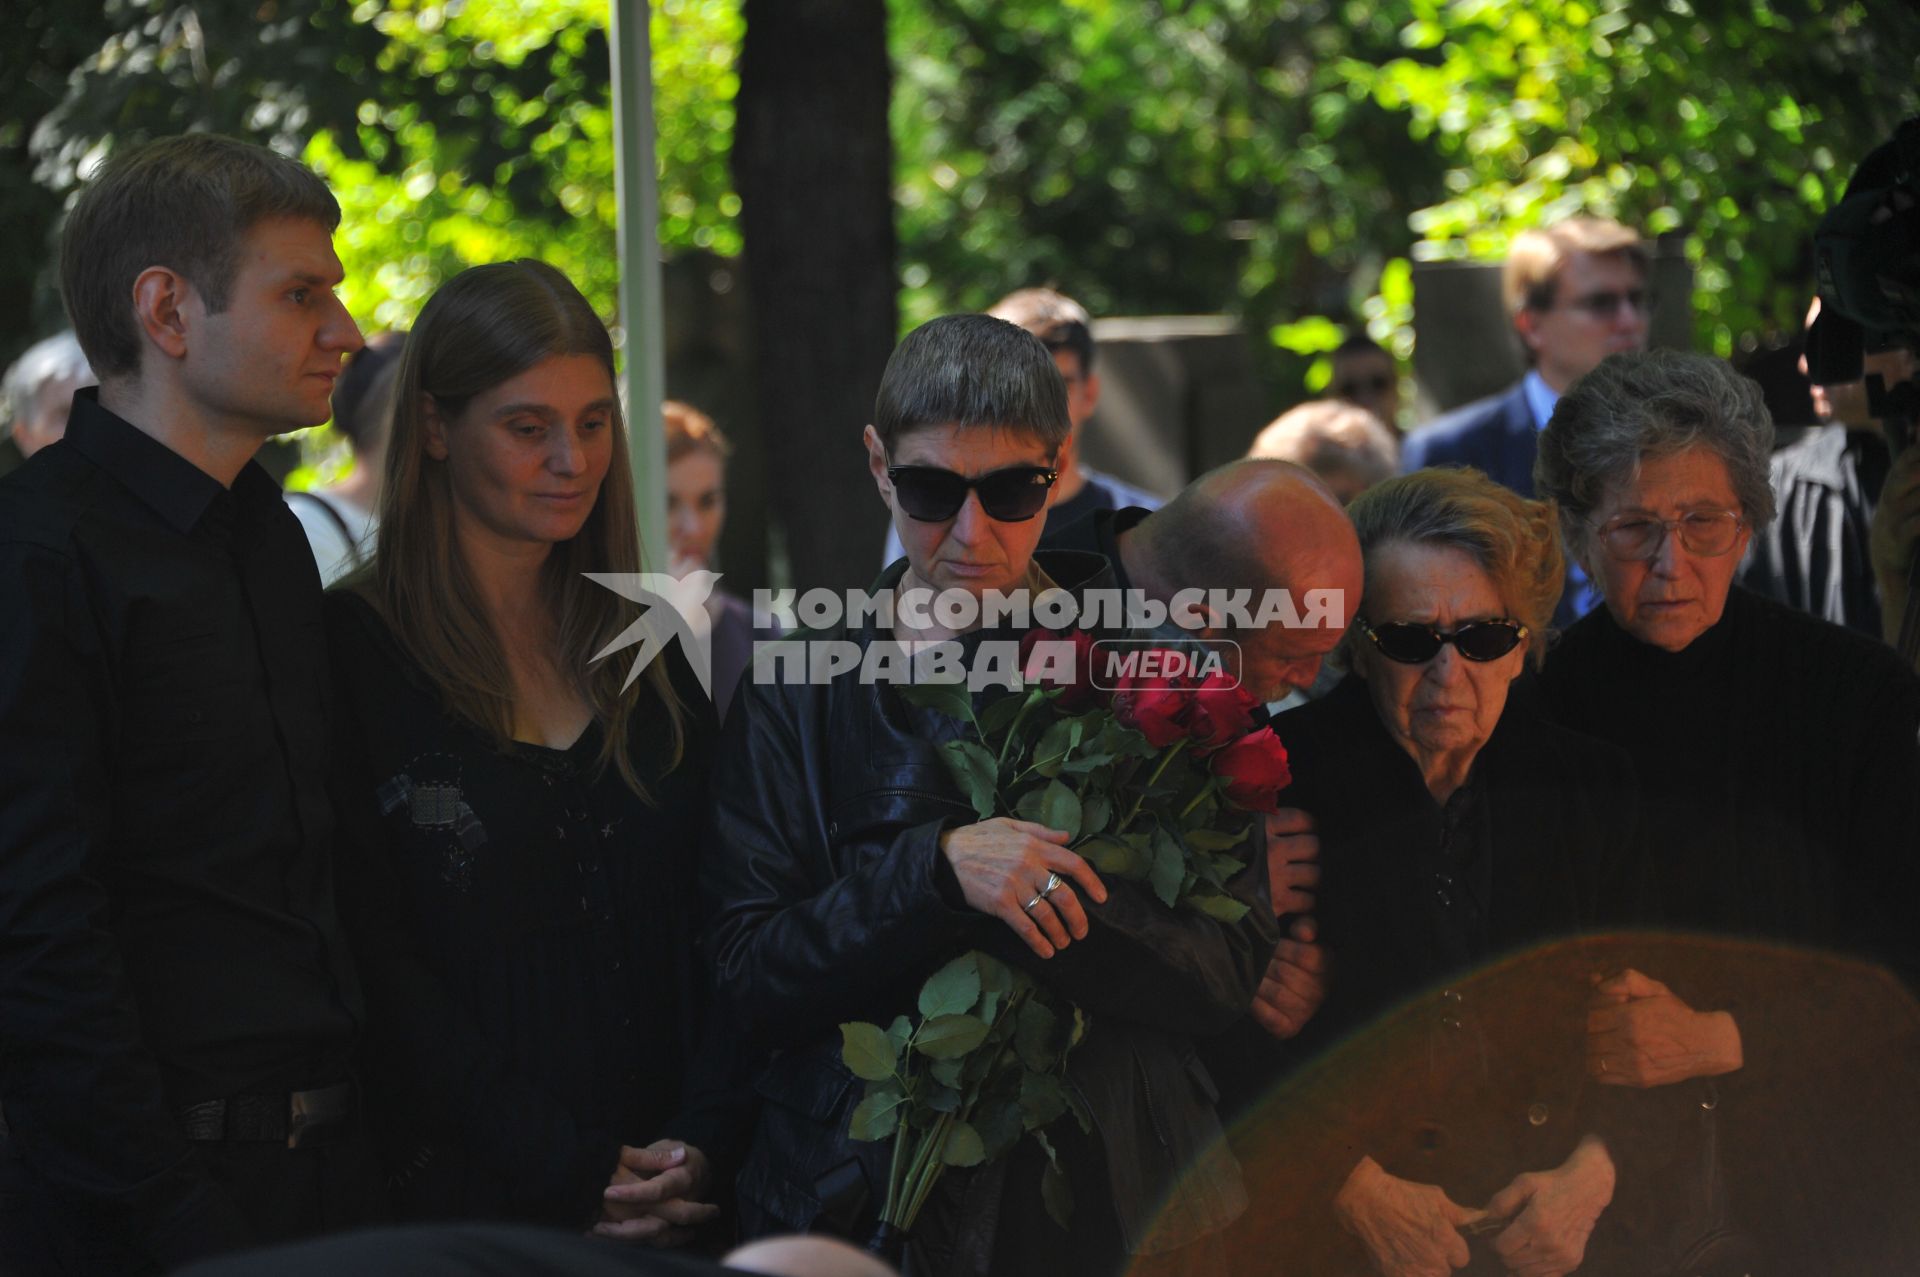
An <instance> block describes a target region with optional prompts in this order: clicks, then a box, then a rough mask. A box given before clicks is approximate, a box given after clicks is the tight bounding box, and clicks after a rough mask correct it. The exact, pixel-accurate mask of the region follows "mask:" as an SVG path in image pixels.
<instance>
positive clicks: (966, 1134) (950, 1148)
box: [940, 1122, 987, 1166]
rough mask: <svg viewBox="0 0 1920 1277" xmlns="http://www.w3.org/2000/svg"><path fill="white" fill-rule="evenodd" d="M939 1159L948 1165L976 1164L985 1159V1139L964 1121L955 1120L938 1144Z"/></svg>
mask: <svg viewBox="0 0 1920 1277" xmlns="http://www.w3.org/2000/svg"><path fill="white" fill-rule="evenodd" d="M940 1160H941V1161H943V1162H945V1163H946V1164H947V1165H948V1166H978V1165H980V1163H982V1162H984V1161H986V1160H987V1145H986V1141H984V1140H982V1139H981V1138H980V1132H978V1131H976V1130H974V1129H973V1127H971V1126H969V1125H967V1124H966V1123H965V1122H955V1123H954V1124H953V1125H952V1126H950V1127H948V1128H947V1138H946V1140H945V1141H944V1142H943V1143H942V1144H941V1145H940Z"/></svg>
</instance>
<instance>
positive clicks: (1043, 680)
mask: <svg viewBox="0 0 1920 1277" xmlns="http://www.w3.org/2000/svg"><path fill="white" fill-rule="evenodd" d="M1042 643H1071V644H1072V645H1073V672H1072V674H1071V675H1069V676H1068V677H1066V678H1061V677H1060V676H1059V673H1058V670H1057V668H1049V667H1050V666H1055V667H1057V662H1058V659H1059V657H1058V652H1057V649H1056V650H1053V651H1046V652H1040V653H1038V654H1036V652H1035V649H1036V648H1038V647H1039V645H1040V644H1042ZM1020 675H1021V677H1022V678H1024V679H1025V680H1026V681H1027V682H1028V683H1029V684H1033V683H1038V684H1039V685H1040V686H1042V687H1049V688H1058V689H1060V696H1059V699H1058V700H1057V701H1055V702H1054V703H1055V704H1056V705H1058V706H1059V707H1060V711H1061V713H1063V714H1078V713H1080V712H1082V711H1083V710H1089V709H1092V708H1093V707H1094V706H1096V705H1098V704H1100V703H1101V702H1102V701H1103V700H1104V699H1105V697H1106V693H1105V692H1102V691H1101V690H1100V689H1099V688H1097V687H1095V686H1094V685H1093V635H1091V634H1089V633H1087V632H1086V631H1085V630H1068V631H1066V632H1065V633H1059V632H1057V631H1054V630H1048V629H1040V628H1035V629H1031V630H1028V631H1027V632H1026V635H1025V636H1024V637H1023V638H1021V640H1020Z"/></svg>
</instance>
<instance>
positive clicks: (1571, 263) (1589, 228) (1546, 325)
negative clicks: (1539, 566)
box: [1400, 217, 1652, 628]
mask: <svg viewBox="0 0 1920 1277" xmlns="http://www.w3.org/2000/svg"><path fill="white" fill-rule="evenodd" d="M1649 266H1650V263H1649V259H1648V256H1647V247H1646V245H1645V244H1644V243H1643V242H1642V241H1641V239H1640V236H1639V235H1638V233H1636V232H1635V231H1634V230H1633V229H1632V228H1631V227H1628V226H1622V225H1621V224H1620V223H1619V222H1614V221H1608V220H1606V219H1603V218H1597V217H1570V218H1567V219H1566V220H1564V221H1561V222H1556V223H1554V224H1553V225H1552V226H1548V227H1544V228H1541V229H1535V230H1524V231H1521V232H1520V233H1519V234H1518V235H1516V236H1514V239H1513V243H1512V245H1511V246H1509V248H1508V249H1507V262H1506V267H1505V269H1504V270H1503V271H1502V272H1501V279H1500V296H1501V299H1502V301H1504V302H1505V304H1506V308H1507V314H1508V316H1509V317H1510V318H1511V319H1512V322H1513V331H1514V335H1515V336H1516V337H1518V338H1519V341H1520V346H1521V349H1522V351H1523V352H1524V353H1525V355H1526V359H1527V363H1528V364H1529V365H1530V366H1529V368H1528V369H1527V373H1526V375H1525V376H1523V377H1522V378H1521V379H1520V380H1519V381H1517V382H1515V383H1514V384H1513V385H1512V386H1510V387H1508V388H1507V389H1506V390H1503V391H1501V392H1500V393H1499V394H1497V395H1493V396H1491V397H1489V398H1486V399H1481V400H1479V401H1477V402H1475V403H1470V404H1468V405H1466V406H1465V407H1463V408H1456V409H1454V410H1453V411H1452V412H1450V413H1447V414H1446V415H1445V416H1443V417H1440V418H1439V419H1437V420H1435V421H1433V422H1430V423H1429V424H1427V425H1424V426H1421V427H1420V428H1419V429H1418V430H1415V431H1414V432H1413V433H1411V434H1409V435H1408V436H1407V438H1406V441H1405V442H1404V444H1403V445H1402V446H1401V449H1400V469H1401V470H1402V471H1403V472H1410V471H1414V470H1418V469H1420V468H1421V467H1423V466H1447V465H1467V466H1473V467H1474V468H1475V469H1478V470H1481V471H1484V472H1485V473H1486V474H1487V475H1489V476H1490V477H1491V478H1493V479H1494V480H1495V481H1496V482H1498V483H1501V484H1504V485H1505V486H1507V487H1509V488H1512V489H1513V490H1514V491H1515V492H1518V493H1519V494H1520V495H1521V496H1523V497H1531V496H1533V495H1534V492H1533V459H1534V456H1535V454H1536V453H1537V451H1538V449H1539V442H1538V441H1539V435H1540V431H1542V430H1543V429H1545V428H1546V424H1547V419H1548V418H1549V417H1551V416H1552V415H1553V406H1554V405H1555V404H1556V403H1558V402H1559V401H1560V396H1561V395H1563V394H1565V393H1566V392H1567V389H1568V388H1569V387H1570V386H1572V385H1573V383H1574V382H1576V381H1578V380H1579V379H1580V378H1582V377H1584V376H1586V375H1587V374H1588V373H1589V372H1592V371H1593V369H1594V368H1595V367H1596V366H1597V365H1598V364H1599V363H1600V361H1601V360H1602V359H1605V358H1606V357H1607V356H1608V355H1612V354H1617V353H1619V352H1620V351H1623V350H1644V349H1646V345H1647V320H1648V316H1649V313H1650V311H1651V310H1652V303H1651V301H1650V299H1649V293H1648V288H1647V276H1648V271H1649ZM1598 597H1599V596H1598V595H1597V594H1595V592H1594V590H1593V586H1592V584H1591V583H1590V582H1589V581H1588V580H1587V578H1586V575H1585V573H1584V572H1582V571H1581V570H1580V568H1579V567H1578V566H1577V565H1575V564H1574V563H1573V562H1572V561H1571V560H1569V561H1568V564H1567V589H1566V591H1565V593H1564V594H1562V595H1561V598H1560V607H1559V609H1558V611H1556V612H1555V613H1554V618H1553V620H1554V625H1555V627H1556V628H1564V627H1565V626H1566V625H1568V624H1570V623H1571V622H1573V621H1574V620H1576V619H1578V618H1579V617H1580V616H1582V615H1584V614H1585V613H1586V612H1587V611H1588V610H1589V609H1591V608H1592V606H1593V604H1594V603H1595V602H1597V601H1598Z"/></svg>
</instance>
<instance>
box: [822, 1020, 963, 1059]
mask: <svg viewBox="0 0 1920 1277" xmlns="http://www.w3.org/2000/svg"><path fill="white" fill-rule="evenodd" d="M986 1040H987V1022H986V1021H985V1020H982V1019H979V1018H977V1017H975V1016H971V1015H942V1016H936V1017H934V1018H933V1019H931V1020H928V1021H927V1022H926V1023H925V1024H922V1025H921V1026H920V1035H919V1037H917V1038H915V1039H914V1042H913V1049H914V1050H916V1051H918V1052H920V1054H922V1055H924V1056H927V1057H929V1058H931V1059H935V1060H953V1059H958V1058H959V1057H960V1056H963V1055H965V1054H966V1053H967V1052H969V1051H971V1050H973V1048H975V1047H976V1046H979V1045H980V1044H981V1043H982V1042H984V1041H986ZM888 1063H889V1066H891V1063H892V1062H891V1061H889V1062H888ZM848 1067H849V1068H851V1067H852V1065H851V1064H849V1065H848ZM855 1072H858V1070H855Z"/></svg>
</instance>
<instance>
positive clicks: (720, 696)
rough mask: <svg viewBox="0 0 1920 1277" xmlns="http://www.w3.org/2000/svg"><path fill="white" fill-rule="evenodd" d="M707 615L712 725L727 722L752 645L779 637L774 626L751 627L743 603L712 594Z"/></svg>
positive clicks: (750, 616)
mask: <svg viewBox="0 0 1920 1277" xmlns="http://www.w3.org/2000/svg"><path fill="white" fill-rule="evenodd" d="M707 615H708V616H709V617H710V618H712V621H713V631H712V633H713V646H712V649H711V651H712V654H713V665H712V670H713V710H714V721H715V722H720V723H724V722H726V721H727V707H728V706H730V705H732V704H733V692H734V689H735V688H737V687H739V686H740V677H741V675H743V674H745V673H746V672H747V668H748V667H749V666H750V665H752V664H753V645H754V644H755V643H770V642H772V641H773V640H774V639H777V638H779V637H780V627H779V626H778V625H765V626H759V625H755V624H754V623H753V609H752V608H751V607H749V606H747V601H746V600H745V599H742V598H739V597H737V596H735V595H732V594H729V593H727V592H726V591H725V590H715V591H714V592H713V593H712V594H709V595H708V596H707Z"/></svg>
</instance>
